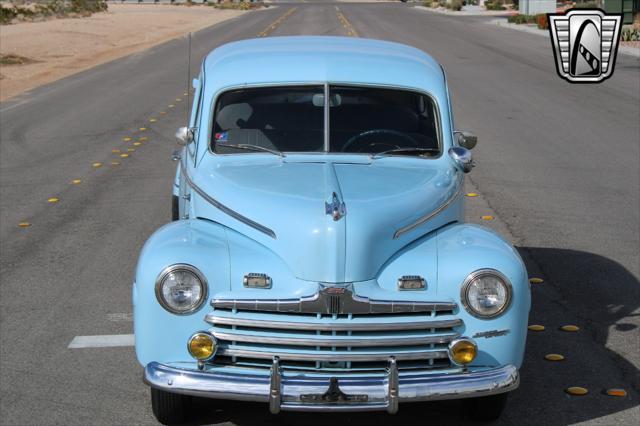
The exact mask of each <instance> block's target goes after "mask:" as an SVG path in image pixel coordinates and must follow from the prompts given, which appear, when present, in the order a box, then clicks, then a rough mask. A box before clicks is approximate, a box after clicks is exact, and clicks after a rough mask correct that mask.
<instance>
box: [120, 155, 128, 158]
mask: <svg viewBox="0 0 640 426" xmlns="http://www.w3.org/2000/svg"><path fill="white" fill-rule="evenodd" d="M128 156H129V154H120V158H127V157H128Z"/></svg>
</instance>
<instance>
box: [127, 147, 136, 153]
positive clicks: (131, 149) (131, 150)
mask: <svg viewBox="0 0 640 426" xmlns="http://www.w3.org/2000/svg"><path fill="white" fill-rule="evenodd" d="M135 151H136V149H135V148H127V152H135Z"/></svg>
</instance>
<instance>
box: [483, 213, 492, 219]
mask: <svg viewBox="0 0 640 426" xmlns="http://www.w3.org/2000/svg"><path fill="white" fill-rule="evenodd" d="M493 219H494V217H493V216H491V215H489V214H488V215H484V216H482V220H493Z"/></svg>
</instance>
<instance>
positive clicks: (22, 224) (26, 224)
mask: <svg viewBox="0 0 640 426" xmlns="http://www.w3.org/2000/svg"><path fill="white" fill-rule="evenodd" d="M18 226H19V227H20V228H28V227H30V226H31V224H30V223H29V222H20V223H19V224H18Z"/></svg>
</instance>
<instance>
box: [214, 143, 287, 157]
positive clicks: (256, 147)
mask: <svg viewBox="0 0 640 426" xmlns="http://www.w3.org/2000/svg"><path fill="white" fill-rule="evenodd" d="M218 146H224V147H228V148H238V149H247V150H250V151H264V152H270V153H272V154H275V155H278V156H280V157H286V156H285V155H284V153H283V152H280V151H276V150H275V149H269V148H265V147H264V146H259V145H252V144H250V143H219V142H218Z"/></svg>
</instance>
